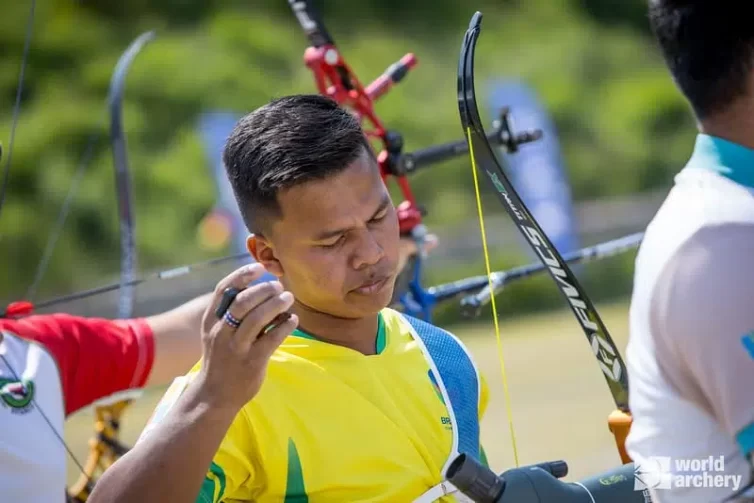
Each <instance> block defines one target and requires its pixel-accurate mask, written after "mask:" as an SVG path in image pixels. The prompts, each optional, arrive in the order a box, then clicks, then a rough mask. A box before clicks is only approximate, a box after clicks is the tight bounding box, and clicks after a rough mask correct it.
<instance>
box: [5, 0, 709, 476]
mask: <svg viewBox="0 0 754 503" xmlns="http://www.w3.org/2000/svg"><path fill="white" fill-rule="evenodd" d="M315 4H316V5H317V7H318V8H319V9H320V12H321V14H322V17H323V19H324V22H325V23H326V25H327V27H328V29H329V31H330V33H331V35H332V36H333V38H334V39H335V42H336V43H337V45H338V46H339V48H340V50H341V52H342V53H343V55H344V57H345V59H346V61H347V62H348V64H349V65H351V67H352V68H353V70H354V72H355V73H356V75H357V76H358V77H359V78H360V80H361V82H362V83H363V84H365V85H366V84H368V83H369V82H371V81H372V80H373V79H374V78H376V77H377V76H379V75H380V74H381V73H382V72H383V71H384V70H385V68H387V67H388V66H389V65H390V64H392V63H393V62H395V61H397V60H398V59H399V58H401V57H402V56H403V55H404V54H406V53H407V52H412V53H414V54H415V55H416V57H417V59H418V62H419V63H418V65H417V66H416V68H414V69H413V70H412V71H411V72H410V73H409V74H408V76H407V77H406V78H405V79H404V80H403V81H402V82H401V83H400V84H399V85H398V86H396V87H395V88H394V89H392V90H391V91H390V92H389V93H388V94H387V95H386V96H384V97H383V98H381V99H380V100H379V101H378V102H377V104H376V111H377V114H378V115H379V117H380V118H381V119H382V121H383V122H384V123H385V124H386V126H387V127H388V128H389V129H391V130H396V131H398V132H400V133H401V134H402V135H403V137H404V140H405V150H406V151H407V152H411V151H414V150H417V149H421V148H423V147H427V146H430V145H433V144H437V143H442V142H447V141H452V140H460V139H462V136H461V135H462V130H461V126H460V121H459V115H458V106H457V96H456V84H457V81H456V72H457V64H458V56H459V50H460V46H461V41H462V38H463V35H464V32H465V30H466V27H467V26H468V22H469V19H470V18H471V16H472V14H473V13H474V11H476V10H480V11H482V12H483V13H484V21H483V31H482V35H481V38H480V41H479V45H478V48H477V56H476V87H477V94H478V96H479V97H480V100H481V103H480V106H481V107H482V109H481V112H482V114H483V116H484V117H483V118H484V120H485V122H486V124H488V125H489V126H490V127H492V123H493V120H494V119H496V118H497V117H498V114H499V111H500V108H501V107H502V106H510V107H511V110H512V116H513V119H514V123H515V125H516V127H520V128H523V127H538V128H542V129H543V130H544V132H545V137H544V139H543V140H542V141H540V142H538V143H536V144H531V145H527V146H524V147H523V148H522V150H521V152H520V153H519V154H516V155H514V156H510V157H509V156H502V157H501V158H502V159H503V161H504V163H505V164H504V165H505V167H506V168H507V169H508V172H509V174H510V176H511V179H512V180H513V182H514V184H515V185H516V187H517V189H518V190H519V191H520V193H521V196H522V197H523V199H524V201H525V202H526V203H527V204H528V205H529V206H530V209H531V210H532V212H533V213H534V215H535V217H537V218H538V219H540V223H541V224H542V227H543V228H544V229H545V230H546V231H547V232H548V234H549V235H550V237H551V238H552V239H553V241H554V242H555V244H556V246H557V247H558V249H559V250H560V251H561V252H567V251H572V250H575V249H578V248H580V247H583V246H587V245H591V244H595V243H598V242H601V241H605V240H608V239H613V238H617V237H620V236H623V235H627V234H630V233H633V232H637V231H641V230H643V229H644V227H645V226H646V224H647V223H648V222H649V220H650V219H651V217H652V215H653V214H654V212H655V211H656V210H657V208H658V207H659V204H660V202H661V201H662V198H663V197H664V195H665V194H666V192H667V190H668V189H669V188H670V186H671V184H672V180H673V176H674V175H675V173H676V172H677V171H678V170H679V168H680V167H681V166H682V165H683V163H684V162H685V161H686V159H687V157H688V155H689V154H690V151H691V147H692V144H693V138H694V135H695V133H696V131H695V128H694V122H693V120H692V118H691V115H690V113H689V111H688V108H687V106H686V104H685V103H684V101H683V100H682V99H681V96H680V94H679V93H678V92H677V91H676V89H675V88H674V86H673V83H672V81H671V79H670V77H669V76H668V74H667V72H666V70H665V68H664V66H663V64H662V61H661V59H660V57H659V53H658V51H657V50H656V48H655V46H654V43H653V41H652V39H651V36H650V34H649V32H648V27H647V21H646V14H645V9H646V7H645V2H644V1H643V0H615V1H611V0H558V1H553V0H527V1H523V0H521V1H513V0H510V1H503V0H495V1H492V0H479V1H476V2H472V1H469V2H459V1H453V0H432V1H429V0H411V1H405V0H403V1H397V0H389V1H388V0H379V1H377V0H358V1H343V0H327V1H326V2H325V1H320V2H315ZM28 9H29V3H28V2H22V1H15V2H5V4H4V5H3V8H2V15H0V95H1V96H2V99H0V142H1V143H2V145H3V149H4V153H3V159H2V160H0V166H2V167H5V163H7V162H8V161H9V158H10V160H11V165H10V171H9V178H8V185H7V192H6V194H5V199H4V203H3V207H2V212H1V213H0V243H1V246H0V264H3V268H4V271H3V274H2V278H3V280H2V281H1V282H0V298H2V299H3V300H4V301H5V302H10V301H13V300H17V299H27V300H32V301H35V302H38V301H43V300H48V299H51V298H53V297H56V296H59V295H65V294H69V293H71V292H75V291H78V290H81V289H86V288H93V287H97V286H101V285H105V284H108V283H110V282H113V281H117V280H118V278H119V275H120V260H121V234H120V228H119V221H118V209H117V197H116V190H115V175H114V164H113V150H112V147H111V142H110V132H109V120H110V115H109V111H108V107H107V94H108V86H109V84H110V79H111V75H112V73H113V71H114V68H115V65H116V62H117V61H118V58H119V57H120V56H121V54H122V53H123V51H124V50H125V49H126V47H127V46H128V45H129V44H130V43H131V42H132V41H133V40H134V39H136V37H138V36H139V35H140V34H141V33H144V32H147V31H152V30H154V32H155V37H156V38H155V39H154V40H153V41H152V42H151V43H150V44H149V45H148V46H146V47H145V48H144V49H143V50H142V51H141V53H140V54H139V55H138V56H137V57H136V59H135V60H134V62H133V64H132V65H131V67H130V70H129V72H128V75H127V78H126V88H125V95H124V101H123V114H124V115H123V124H124V129H125V134H126V138H127V153H128V166H129V168H130V169H129V173H130V177H131V182H132V190H133V194H132V195H133V222H134V232H135V237H136V258H137V267H138V271H139V273H140V274H148V273H150V272H154V271H158V270H162V269H168V268H172V267H174V266H178V265H182V264H186V263H194V262H199V261H203V260H207V259H211V258H215V257H221V256H224V255H227V254H229V253H234V252H236V251H238V242H237V239H238V238H239V237H240V238H243V237H245V235H244V234H243V232H244V230H243V229H241V230H239V229H238V228H237V227H235V226H236V225H237V224H236V222H235V216H234V213H233V212H234V211H235V208H234V207H233V206H232V204H231V205H230V207H228V206H227V205H228V204H229V203H228V201H230V203H232V199H228V198H227V194H224V192H223V190H224V189H223V184H222V168H221V166H219V164H218V163H219V149H220V148H221V146H222V139H223V138H224V135H227V133H228V131H229V129H230V127H232V124H233V121H234V120H235V119H237V118H238V117H240V116H241V115H243V114H244V113H246V112H249V111H251V110H253V109H254V108H256V107H258V106H261V105H262V104H264V103H265V102H267V101H268V100H270V99H272V98H274V97H278V96H282V95H285V94H290V93H305V92H306V93H314V92H316V88H315V85H314V80H313V78H312V74H311V72H310V70H309V69H307V68H306V66H305V65H304V63H303V53H304V50H305V49H306V47H307V39H306V37H305V36H304V34H303V32H302V30H301V28H300V26H299V24H298V22H297V21H296V19H295V17H294V16H293V15H292V13H291V11H290V8H289V6H288V3H287V1H286V0H275V1H273V0H256V1H248V0H247V1H238V0H233V1H231V0H228V1H219V0H216V1H208V0H202V1H197V0H182V1H178V0H164V1H161V2H149V1H144V0H135V1H129V2H106V1H92V0H87V1H79V2H70V1H66V0H50V1H40V2H38V5H37V11H36V13H35V17H34V24H33V37H32V39H31V45H30V48H29V54H28V65H27V67H26V74H25V80H24V84H23V87H22V89H21V106H20V113H19V114H18V116H17V117H16V116H15V115H14V102H15V100H16V95H17V92H18V89H17V86H18V70H19V68H20V66H21V60H22V55H23V50H24V41H25V39H26V37H27V18H28V14H29V11H28ZM14 118H17V119H18V122H17V126H16V129H15V140H14V143H13V145H12V152H11V148H10V136H11V134H10V133H11V125H12V123H13V120H14ZM11 153H12V156H11ZM410 182H411V186H412V189H413V191H414V193H415V195H416V198H417V200H418V202H419V203H420V204H421V205H423V206H424V207H425V208H426V210H427V215H426V217H425V223H426V224H427V226H428V227H429V229H430V231H431V232H433V233H435V234H437V235H438V236H439V240H440V245H439V247H438V248H437V249H436V250H435V251H434V252H433V253H432V255H431V256H430V258H429V259H428V262H427V264H426V269H425V274H424V281H425V284H426V285H434V284H437V283H441V282H447V281H451V280H455V279H460V278H463V277H467V276H472V275H478V274H483V273H484V261H483V255H482V247H481V242H480V230H479V222H478V218H477V207H476V202H475V196H474V185H473V178H472V171H471V167H470V163H469V161H468V157H467V156H465V155H463V156H460V157H458V158H457V159H455V160H451V161H448V162H445V163H442V164H438V165H436V166H432V167H428V168H426V169H424V170H422V171H419V172H417V173H416V174H413V175H411V178H410ZM391 188H392V189H393V190H392V192H393V194H394V196H395V201H396V203H398V202H399V201H400V200H402V195H401V193H400V191H398V190H396V189H395V187H393V186H392V185H391ZM488 189H489V188H488V187H487V186H486V185H483V186H482V192H483V201H484V204H483V208H484V215H485V222H486V233H487V238H488V241H489V245H490V257H491V261H492V266H493V268H494V269H497V270H500V269H505V268H509V267H511V266H515V265H520V264H524V263H527V262H530V261H532V260H534V259H535V257H534V256H533V255H532V254H531V251H530V250H529V249H527V248H526V247H525V245H524V243H523V241H522V240H521V239H520V237H519V235H518V234H517V231H516V228H515V227H514V226H513V225H512V222H511V220H510V218H509V217H508V215H507V214H506V213H505V212H504V210H503V207H502V206H501V205H500V204H499V202H498V201H497V200H496V199H495V197H494V195H493V194H492V192H491V191H490V190H488ZM228 208H229V209H230V213H228V212H227V210H228ZM62 217H65V218H62ZM634 258H635V252H633V251H632V252H628V253H625V254H622V255H620V256H618V257H614V258H610V259H606V260H603V261H600V262H594V263H589V264H584V265H580V266H578V267H577V268H576V271H577V272H578V274H579V277H580V279H581V280H582V281H583V284H584V285H585V287H586V288H587V291H588V292H589V293H590V295H592V296H593V298H594V300H595V301H596V304H597V307H598V309H599V310H600V312H601V313H602V315H603V317H604V319H605V322H606V324H607V326H608V328H609V329H610V331H611V333H612V335H613V337H614V338H615V339H616V341H617V342H618V343H619V345H620V347H621V348H624V346H625V340H626V335H627V319H626V309H627V296H628V295H629V294H630V291H631V283H632V273H633V260H634ZM237 264H238V262H229V263H225V264H224V265H222V266H218V267H209V268H205V269H203V270H201V271H199V272H196V273H194V274H189V275H186V276H183V277H181V278H178V279H175V280H153V281H147V282H146V283H144V284H143V285H140V286H139V287H138V288H137V290H136V294H137V297H136V309H135V314H136V315H147V314H152V313H155V312H159V311H161V310H165V309H168V308H171V307H174V306H176V305H178V304H180V303H181V302H183V301H186V300H188V299H190V298H192V297H193V296H196V295H199V294H201V293H204V292H206V291H209V290H210V289H211V288H212V287H213V286H214V284H215V283H216V281H217V280H219V279H220V278H221V277H222V276H223V275H224V274H226V273H227V272H229V271H230V270H231V269H232V268H233V267H234V266H236V265H237ZM117 299H118V292H117V291H114V292H111V293H109V294H105V295H99V296H95V297H90V298H87V299H83V300H79V301H75V302H68V303H63V304H58V305H56V306H52V307H50V308H47V309H46V310H44V311H47V312H50V311H57V310H63V311H68V312H73V313H76V314H85V315H90V316H115V315H116V305H117ZM498 308H499V309H500V317H501V321H502V325H501V328H502V343H503V344H502V349H503V354H504V356H505V365H506V371H507V374H508V379H509V381H510V382H509V389H510V392H511V408H510V411H508V410H506V407H505V400H504V396H503V385H502V380H501V365H500V362H499V359H498V348H497V345H496V338H495V334H494V330H493V329H492V323H491V316H490V313H489V309H487V310H485V311H484V312H483V313H482V315H481V316H480V317H479V318H477V319H475V320H468V319H465V318H463V317H462V316H460V315H459V310H458V304H457V303H456V302H451V303H447V304H445V305H441V306H438V308H437V310H436V312H435V321H437V322H438V323H439V324H441V325H442V326H445V327H450V328H451V329H453V330H454V331H455V332H456V333H457V334H458V335H459V336H460V337H461V338H462V339H464V341H466V342H467V343H468V344H469V346H470V347H471V349H472V351H473V352H474V354H475V355H476V357H477V358H478V359H479V361H480V365H481V367H482V370H483V371H484V373H485V375H486V377H487V380H488V382H489V384H490V388H491V390H492V402H491V404H490V409H489V411H488V414H487V417H486V418H485V420H484V423H483V439H484V443H485V448H486V449H487V451H488V454H489V458H490V462H491V464H492V466H493V468H495V469H496V470H497V471H503V470H505V469H507V468H510V467H512V466H514V464H515V460H514V456H513V448H512V442H513V441H512V439H511V436H510V434H509V432H508V412H510V415H511V416H512V419H513V425H514V431H515V433H516V443H517V448H518V454H519V462H520V463H522V464H524V463H534V462H540V461H544V460H549V459H558V458H563V459H566V460H568V461H569V463H570V465H571V476H572V477H582V476H586V475H588V474H592V473H597V472H599V471H602V470H606V469H608V468H610V467H612V466H616V465H618V464H619V463H620V460H619V458H618V454H617V452H616V449H615V447H614V444H613V440H612V437H611V435H610V434H609V432H608V430H607V422H606V420H607V416H608V414H609V413H610V411H611V410H612V408H613V404H612V399H611V396H610V394H609V392H608V389H607V387H606V386H605V384H604V379H603V377H602V374H601V372H600V370H599V368H598V367H597V364H596V362H595V360H594V358H593V356H592V354H591V351H590V348H589V346H588V344H587V343H586V340H585V338H584V335H583V333H582V332H581V331H580V330H579V326H578V325H577V324H576V321H575V319H574V318H573V317H572V315H571V314H570V312H569V311H567V310H565V305H564V304H563V302H562V300H561V297H560V296H559V293H558V292H557V290H556V288H555V286H554V284H553V283H552V281H551V280H550V278H549V277H547V276H538V277H534V278H530V279H525V280H522V281H520V282H516V283H514V284H511V285H510V287H509V288H507V289H506V290H505V291H504V292H503V293H502V294H500V296H499V297H498ZM160 393H161V390H151V391H148V392H147V393H146V395H145V398H144V399H142V400H140V401H139V402H137V403H136V404H135V405H134V406H132V408H131V410H130V411H129V412H128V413H127V414H126V416H125V419H124V428H125V431H124V438H125V439H126V440H127V441H129V442H131V441H133V440H134V438H135V437H136V436H137V435H138V432H139V431H140V429H141V428H142V426H143V424H144V422H145V421H146V419H147V416H148V414H149V413H150V411H151V408H152V407H153V405H154V403H155V400H157V398H158V397H159V395H160ZM90 434H91V412H90V411H84V412H81V413H78V414H76V415H75V416H74V417H73V418H71V419H70V420H69V422H68V426H67V430H66V439H67V441H68V442H69V443H70V445H71V446H72V448H73V450H74V453H75V454H76V456H77V457H79V458H84V457H85V456H86V449H87V443H86V441H87V438H88V436H89V435H90ZM70 474H71V479H72V480H73V478H75V476H76V475H77V470H76V469H75V468H74V467H73V466H71V470H70Z"/></svg>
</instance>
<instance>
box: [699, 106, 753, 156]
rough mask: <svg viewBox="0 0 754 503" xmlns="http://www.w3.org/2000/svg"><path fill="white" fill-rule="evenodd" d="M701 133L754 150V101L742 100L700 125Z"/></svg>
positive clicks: (701, 122) (702, 121)
mask: <svg viewBox="0 0 754 503" xmlns="http://www.w3.org/2000/svg"><path fill="white" fill-rule="evenodd" d="M698 127H699V131H700V132H702V133H704V134H708V135H711V136H717V137H718V138H723V139H724V140H728V141H731V142H733V143H737V144H739V145H743V146H744V147H748V148H751V149H754V99H749V98H742V99H741V100H739V101H737V102H736V103H734V104H733V105H731V106H729V107H728V108H727V109H726V110H724V111H723V112H718V113H716V114H715V115H713V116H710V117H707V118H705V119H703V120H701V121H699V124H698Z"/></svg>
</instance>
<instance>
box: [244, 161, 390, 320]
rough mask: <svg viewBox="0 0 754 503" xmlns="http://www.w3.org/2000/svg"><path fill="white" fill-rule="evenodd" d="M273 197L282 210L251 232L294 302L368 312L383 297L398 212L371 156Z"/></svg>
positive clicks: (342, 312) (335, 311)
mask: <svg viewBox="0 0 754 503" xmlns="http://www.w3.org/2000/svg"><path fill="white" fill-rule="evenodd" d="M278 202H279V204H280V207H281V209H282V217H279V218H277V219H275V220H274V222H273V224H272V226H271V232H270V235H269V236H266V237H265V238H264V239H262V238H259V239H257V243H256V252H257V253H256V255H257V259H258V260H259V261H260V262H262V263H263V264H264V265H265V266H266V267H267V268H268V270H270V272H272V273H273V274H275V275H277V276H278V277H280V279H281V282H282V283H283V284H284V285H285V287H286V288H287V289H288V290H290V291H291V292H292V293H293V295H294V296H295V298H296V300H297V302H299V303H301V304H304V305H305V306H307V307H309V308H312V309H314V310H317V311H320V312H324V313H328V314H331V315H333V316H338V317H342V318H360V317H364V316H369V315H372V314H375V313H377V312H378V311H379V310H381V309H383V308H384V307H385V306H387V305H388V304H389V303H390V299H391V296H392V293H393V286H394V281H395V278H396V275H397V272H398V271H397V267H398V253H399V229H398V217H397V214H396V211H395V208H394V207H393V204H392V201H391V199H390V194H389V193H388V191H387V188H386V187H385V184H384V183H383V182H382V178H381V177H380V173H379V169H378V168H377V165H376V163H375V161H374V159H373V158H372V157H370V156H368V155H366V154H365V155H363V156H361V157H360V158H359V159H358V160H356V161H354V162H353V163H351V164H350V165H349V166H348V167H347V168H346V169H345V170H343V171H342V172H340V173H339V174H337V175H334V176H332V177H330V178H327V179H324V180H316V181H312V182H308V183H305V184H302V185H299V186H297V187H294V188H292V189H289V190H286V191H284V192H282V193H279V194H278ZM250 239H252V240H254V239H255V238H253V237H252V238H250ZM250 245H251V243H250ZM250 248H253V246H250Z"/></svg>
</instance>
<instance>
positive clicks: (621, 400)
mask: <svg viewBox="0 0 754 503" xmlns="http://www.w3.org/2000/svg"><path fill="white" fill-rule="evenodd" d="M481 24H482V13H481V12H476V13H475V14H474V15H473V17H472V18H471V22H470V23H469V28H468V30H467V31H466V35H465V37H464V40H463V44H462V47H461V54H460V60H459V63H458V109H459V113H460V119H461V124H462V126H463V130H464V133H465V135H466V138H467V141H468V144H469V153H470V160H471V164H472V171H473V174H474V181H475V185H476V186H477V205H478V207H479V211H480V225H481V226H482V237H483V246H484V248H485V256H486V255H487V253H486V239H485V238H484V223H483V217H482V215H481V200H480V198H479V193H478V182H477V171H478V170H479V169H481V170H482V171H483V172H484V174H485V175H486V178H487V180H488V181H489V183H490V185H491V186H492V188H493V189H494V192H495V194H496V195H497V197H498V199H499V200H500V202H501V203H502V205H503V207H504V208H505V210H506V212H507V213H508V215H509V216H510V217H511V219H512V220H513V222H514V223H515V224H516V227H518V229H519V231H520V232H521V234H523V236H524V238H526V241H527V243H528V244H529V246H531V248H532V249H533V250H534V252H535V253H536V254H537V255H538V256H539V258H540V260H541V261H542V262H543V263H544V264H545V265H546V266H547V270H548V272H549V273H550V276H551V277H552V279H553V281H555V283H556V285H557V286H558V288H559V290H560V292H561V293H562V294H563V296H564V298H565V300H566V301H567V303H568V305H569V307H570V308H571V311H572V312H573V314H574V316H575V317H576V319H577V321H578V322H579V325H580V326H581V328H582V330H583V331H584V334H585V335H586V338H587V341H588V342H589V345H590V346H591V348H592V352H593V354H594V356H595V358H597V363H598V365H599V367H600V370H601V371H602V373H603V374H604V376H605V380H606V382H607V385H608V387H609V389H610V393H611V395H612V396H613V400H614V401H615V405H616V410H615V411H614V412H613V413H612V414H610V416H609V418H608V425H609V428H610V431H611V432H612V433H613V435H614V437H615V440H616V445H617V447H618V451H619V453H620V457H621V460H622V461H623V462H624V463H627V462H630V461H631V459H630V457H629V456H628V454H627V452H626V450H625V446H624V443H625V439H626V436H627V435H628V431H629V428H630V425H631V417H630V412H629V406H628V376H627V372H626V366H625V364H624V363H623V359H622V358H621V355H620V352H619V351H618V348H617V346H616V345H615V342H613V339H612V338H611V337H610V334H609V333H608V331H607V328H606V327H605V325H604V323H603V322H602V320H601V318H600V316H599V314H598V313H597V310H596V309H595V307H594V305H593V304H592V301H591V300H590V299H589V297H588V296H587V294H586V292H585V291H584V289H583V287H582V286H581V284H580V283H579V281H578V280H577V278H576V276H575V275H574V274H573V272H572V271H571V268H570V267H569V266H568V263H567V262H566V261H565V260H563V257H562V256H561V255H560V253H559V252H558V251H557V249H556V248H555V247H554V246H553V244H552V242H551V241H550V239H549V238H548V237H547V235H546V234H545V232H544V231H543V230H542V228H541V227H540V226H539V224H538V223H537V221H536V220H535V219H534V217H533V216H532V214H531V213H530V212H529V210H528V208H527V207H526V205H525V204H524V203H523V201H522V200H521V198H520V197H519V195H518V193H517V192H516V189H515V188H514V187H513V185H512V184H511V182H510V181H509V180H508V177H507V176H506V174H505V171H504V170H503V168H502V166H501V165H500V163H499V162H498V160H497V158H496V157H495V154H494V152H493V150H492V148H491V146H490V144H489V142H488V141H487V138H486V135H485V133H484V129H483V127H482V121H481V119H480V116H479V110H478V107H477V98H476V92H475V89H474V55H475V49H476V43H477V40H478V38H479V34H480V31H481ZM487 263H488V276H489V261H487ZM490 288H491V289H492V288H493V285H492V280H490ZM491 303H492V308H493V316H494V317H495V323H497V314H496V310H495V304H494V296H493V297H492V299H491Z"/></svg>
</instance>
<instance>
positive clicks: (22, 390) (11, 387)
mask: <svg viewBox="0 0 754 503" xmlns="http://www.w3.org/2000/svg"><path fill="white" fill-rule="evenodd" d="M0 399H2V403H3V404H4V405H5V406H6V407H10V408H11V410H12V411H13V412H15V413H18V414H24V413H26V412H29V411H30V410H31V405H32V401H33V400H34V381H32V380H29V379H23V380H20V381H19V380H18V379H10V378H7V377H0Z"/></svg>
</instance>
